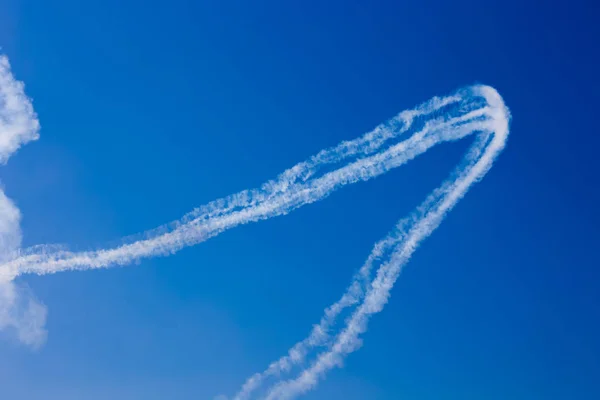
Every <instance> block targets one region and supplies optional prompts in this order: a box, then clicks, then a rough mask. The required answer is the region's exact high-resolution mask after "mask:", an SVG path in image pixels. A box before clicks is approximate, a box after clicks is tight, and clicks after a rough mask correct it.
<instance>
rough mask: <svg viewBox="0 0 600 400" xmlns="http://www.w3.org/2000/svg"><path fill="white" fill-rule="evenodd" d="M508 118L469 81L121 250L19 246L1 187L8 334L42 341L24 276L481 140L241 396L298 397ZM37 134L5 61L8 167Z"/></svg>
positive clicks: (462, 189) (319, 194)
mask: <svg viewBox="0 0 600 400" xmlns="http://www.w3.org/2000/svg"><path fill="white" fill-rule="evenodd" d="M508 122H509V113H508V109H507V108H506V107H505V105H504V103H503V101H502V98H501V97H500V95H499V94H498V93H497V92H496V90H495V89H493V88H491V87H489V86H481V85H477V86H471V87H467V88H464V89H461V90H459V91H457V92H456V93H455V94H453V95H451V96H447V97H442V98H438V97H435V98H433V99H432V100H430V101H428V102H426V103H424V104H422V105H420V106H418V107H417V108H415V109H413V110H408V111H403V112H401V113H400V114H398V115H397V116H396V117H394V118H392V119H391V120H390V121H388V122H386V123H385V124H382V125H380V126H378V127H376V128H375V129H374V130H373V131H371V132H369V133H367V134H365V135H364V136H362V137H360V138H358V139H355V140H352V141H348V142H343V143H341V144H339V145H338V146H336V147H333V148H330V149H327V150H323V151H321V152H319V153H318V154H317V155H315V156H313V157H311V158H309V159H308V160H306V161H304V162H301V163H299V164H297V165H295V166H293V167H292V168H290V169H288V170H286V171H284V172H283V173H282V174H281V175H279V177H277V178H276V179H274V180H271V181H268V182H266V183H265V184H263V185H262V186H261V187H260V188H258V189H253V190H244V191H242V192H239V193H236V194H234V195H231V196H229V197H225V198H222V199H219V200H216V201H213V202H211V203H209V204H207V205H204V206H202V207H199V208H198V209H196V210H194V211H192V212H191V213H189V214H187V215H186V216H184V217H183V218H182V219H180V220H178V221H175V222H172V223H171V224H168V225H165V226H162V227H159V228H157V229H155V230H152V231H148V232H145V233H142V234H141V235H142V237H143V238H142V239H137V240H128V241H126V240H124V241H123V243H122V244H121V245H119V246H117V247H114V248H108V249H102V250H96V251H85V252H71V251H68V250H62V249H58V248H57V247H56V246H46V245H41V246H35V247H32V248H29V249H21V250H19V247H20V246H19V244H20V233H19V230H18V228H19V227H18V221H19V218H18V215H19V214H18V210H17V209H16V208H15V207H14V206H13V205H12V203H11V202H10V200H8V199H7V198H6V197H5V196H4V194H3V193H1V192H0V244H2V243H9V245H7V246H4V247H3V248H1V249H0V250H1V252H0V329H2V328H3V327H7V326H8V327H13V328H16V329H17V331H18V332H19V337H20V338H21V340H23V341H25V342H28V343H30V344H35V343H36V340H35V339H36V337H38V336H41V335H42V334H43V333H44V331H43V323H44V321H45V309H40V308H39V307H41V306H39V305H38V304H37V303H35V302H31V300H30V302H29V303H27V304H26V306H25V307H26V309H25V310H24V311H23V310H20V311H19V312H15V311H14V310H13V308H14V307H16V304H17V303H18V301H17V300H18V292H17V291H16V287H15V286H14V283H13V281H14V279H15V278H16V277H18V276H20V275H24V274H39V275H43V274H51V273H56V272H60V271H65V270H87V269H95V268H105V267H111V266H117V265H127V264H130V263H132V262H135V261H138V260H141V259H144V258H148V257H154V256H159V255H168V254H172V253H175V252H177V251H179V250H180V249H182V248H184V247H187V246H192V245H195V244H198V243H200V242H203V241H205V240H207V239H209V238H211V237H214V236H216V235H218V234H220V233H221V232H224V231H225V230H228V229H231V228H233V227H236V226H238V225H241V224H246V223H249V222H255V221H259V220H264V219H268V218H272V217H275V216H280V215H285V214H287V213H289V212H291V211H293V210H295V209H296V208H299V207H301V206H303V205H306V204H310V203H313V202H316V201H319V200H322V199H323V198H325V197H327V196H328V195H330V194H331V193H333V192H334V191H335V190H337V189H339V188H341V187H343V186H345V185H347V184H351V183H355V182H359V181H366V180H369V179H372V178H375V177H377V176H379V175H382V174H384V173H386V172H388V171H390V170H391V169H393V168H396V167H399V166H401V165H403V164H405V163H407V162H408V161H410V160H412V159H413V158H415V157H417V156H419V155H420V154H423V153H425V152H426V151H427V150H429V149H430V148H431V147H433V146H435V145H437V144H440V143H443V142H448V141H455V140H459V139H462V138H465V137H467V136H470V135H475V141H474V143H473V145H472V146H471V148H470V150H469V151H468V152H467V154H466V156H465V158H464V159H463V161H462V163H461V164H460V165H459V167H458V168H457V169H456V170H455V171H454V172H453V173H452V175H451V177H450V178H449V179H448V180H447V181H445V182H444V183H443V184H442V185H441V186H440V187H439V188H437V189H435V190H434V191H433V192H432V193H431V194H430V195H429V196H428V197H427V198H426V200H425V201H424V202H423V203H422V204H421V205H420V206H419V207H418V208H417V209H416V211H414V212H413V213H412V214H411V215H410V216H408V217H407V218H405V219H403V220H401V221H400V222H399V223H398V224H397V225H396V228H395V229H394V230H393V231H392V232H391V233H390V234H388V235H387V236H386V237H385V238H383V239H382V240H381V241H380V242H378V243H377V244H376V245H375V247H374V248H373V250H372V252H371V254H370V255H369V257H368V258H367V261H366V262H365V264H364V265H363V266H362V267H361V269H360V270H359V272H358V273H357V274H356V276H355V277H354V278H353V280H352V283H351V285H350V286H349V288H348V289H347V291H346V292H345V293H344V294H343V296H342V297H341V298H340V300H339V301H337V302H336V303H334V304H333V305H331V306H330V307H329V308H327V309H326V310H325V314H324V316H323V317H322V318H321V320H320V322H319V323H318V324H317V325H315V326H314V328H313V330H312V332H311V333H310V334H309V336H308V337H307V338H306V339H304V340H303V341H301V342H299V343H297V344H296V345H295V346H293V347H292V348H291V349H290V350H289V352H288V354H287V355H286V356H284V357H282V358H281V359H279V360H277V361H275V362H274V363H272V364H271V365H270V366H269V367H268V368H267V369H266V370H265V371H264V372H262V373H258V374H255V375H254V376H252V377H251V378H250V379H248V381H247V382H246V383H245V384H244V385H243V386H242V388H241V390H240V392H239V393H238V394H237V395H236V396H235V400H245V399H249V398H250V396H255V395H256V393H255V392H257V391H261V392H262V395H261V398H265V399H269V400H274V399H289V398H293V397H296V396H297V395H299V394H302V393H304V392H306V391H307V390H309V389H310V388H312V387H314V386H315V385H316V383H317V382H318V380H319V379H320V378H322V377H323V376H324V374H325V373H326V372H327V371H328V370H330V369H331V368H333V367H334V366H336V365H340V363H341V361H342V359H343V358H344V356H346V355H347V354H349V353H350V352H352V351H354V350H355V349H356V348H357V347H358V346H359V344H360V340H359V335H360V334H361V333H363V332H364V331H365V330H366V326H367V322H368V320H369V318H370V316H371V315H372V314H374V313H376V312H379V311H380V310H381V309H382V308H383V306H384V304H385V303H386V302H387V299H388V297H389V293H390V290H391V288H392V286H393V284H394V282H395V281H396V279H397V277H398V275H399V273H400V271H401V268H402V266H403V265H404V264H406V262H407V261H408V260H409V258H410V256H411V255H412V253H413V252H414V250H415V249H416V248H417V246H418V245H419V243H420V242H421V241H422V240H423V239H425V238H426V237H427V236H429V234H431V232H432V231H433V230H435V228H436V227H437V226H438V225H439V224H440V223H441V221H442V219H443V217H444V216H445V215H446V213H447V212H448V211H449V210H450V209H451V208H452V207H453V206H454V205H455V204H456V203H457V202H458V201H459V200H460V199H461V198H462V196H464V194H465V193H466V192H467V190H468V189H469V187H470V186H471V185H472V184H473V183H474V182H476V181H478V180H479V179H481V178H482V177H483V176H484V175H485V173H486V172H487V171H488V170H489V168H490V167H491V165H492V163H493V161H494V159H495V158H496V156H497V155H498V154H499V152H500V151H501V150H502V148H503V147H504V145H505V142H506V139H507V137H508ZM38 129H39V124H38V122H37V118H36V116H35V114H34V113H33V109H32V107H31V103H30V102H29V99H27V98H26V97H25V95H24V92H23V87H22V84H20V83H19V82H17V81H15V80H14V78H13V77H12V74H11V73H10V67H9V65H8V60H6V58H5V57H0V161H1V160H6V159H7V158H8V156H9V155H10V154H11V153H13V152H14V151H16V150H17V149H18V147H19V146H20V145H21V144H24V143H26V142H27V141H29V140H34V139H36V138H37V131H38ZM4 205H6V206H4ZM11 207H12V208H11ZM15 215H16V216H15ZM375 268H377V272H376V275H375V276H374V277H373V276H372V273H373V270H375ZM3 299H4V300H3ZM345 309H351V310H353V311H352V313H351V315H350V317H349V319H348V320H347V321H346V322H345V326H344V327H343V329H342V330H341V331H338V333H337V335H334V337H333V338H332V337H331V336H330V333H331V332H334V333H335V329H334V328H335V323H336V318H337V317H338V316H339V315H340V313H341V312H342V311H344V310H345ZM26 327H27V329H26ZM31 327H34V328H35V329H32V328H31ZM322 346H326V350H325V351H323V352H322V353H320V354H318V355H316V357H315V358H314V359H313V361H312V362H311V363H310V365H309V366H308V367H307V368H305V369H304V370H301V371H300V373H299V375H298V376H297V377H296V378H294V379H288V380H282V377H281V376H282V374H284V373H289V372H290V371H291V369H292V368H293V367H294V366H295V365H299V364H300V363H302V362H304V361H305V359H306V358H307V357H308V356H310V355H311V351H313V350H314V349H315V348H317V347H322ZM278 380H279V381H278ZM273 381H274V382H273Z"/></svg>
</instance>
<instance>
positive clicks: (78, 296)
mask: <svg viewBox="0 0 600 400" xmlns="http://www.w3.org/2000/svg"><path fill="white" fill-rule="evenodd" d="M598 14H599V13H598V5H595V4H594V2H592V1H588V2H584V1H578V0H574V1H569V2H558V1H553V0H550V1H521V0H508V1H502V2H496V1H491V2H488V1H480V2H475V1H439V0H438V1H419V2H417V1H414V2H392V1H389V2H383V1H374V2H358V1H348V0H346V1H342V0H334V1H327V2H323V1H301V2H300V1H298V2H296V1H294V2H289V1H283V2H282V1H271V0H270V1H233V2H223V1H184V0H171V1H168V2H159V1H154V0H145V1H141V0H102V1H100V0H89V1H85V2H81V1H75V0H63V1H60V2H48V1H42V0H21V1H18V0H0V45H1V46H2V48H3V51H4V52H5V53H6V54H7V55H8V56H9V57H10V59H11V61H12V64H13V69H14V73H15V74H16V76H17V77H18V78H19V79H21V80H23V81H25V82H26V84H27V93H28V94H29V95H30V96H31V97H32V98H33V99H34V106H35V109H36V111H37V112H38V114H39V116H40V119H41V123H42V133H41V134H42V137H41V139H40V141H39V142H37V143H33V144H30V145H27V146H26V147H25V148H23V149H22V150H21V151H20V152H19V153H18V154H17V155H16V156H15V157H14V158H13V159H11V160H10V162H9V163H8V164H7V165H6V166H4V167H2V169H1V170H0V178H1V180H2V182H3V184H4V186H5V188H6V192H7V194H8V195H9V196H10V197H11V198H13V199H14V200H15V201H16V202H17V204H18V205H19V207H20V208H21V210H22V212H23V215H24V218H23V224H22V225H23V231H24V236H25V237H24V241H25V245H33V244H39V243H66V244H69V245H70V246H71V247H72V248H74V249H88V248H94V247H98V246H103V245H105V244H107V243H110V242H111V241H115V240H118V238H119V237H121V236H123V235H129V234H133V233H136V232H139V231H141V230H144V229H149V228H153V227H155V226H157V225H160V224H162V223H165V222H168V221H171V220H174V219H177V218H179V217H180V216H181V215H183V214H184V213H185V212H187V211H189V210H191V209H192V208H193V207H195V206H197V205H200V204H203V203H205V202H207V201H210V200H213V199H216V198H218V197H221V196H225V195H228V194H230V193H233V192H236V191H239V190H241V189H244V188H251V187H256V186H258V185H259V184H261V183H262V182H263V181H265V180H267V179H269V178H272V177H274V176H275V175H276V174H278V173H279V172H281V171H282V170H284V169H285V168H287V167H289V166H291V165H293V164H295V163H296V162H298V161H301V160H303V159H305V158H307V157H308V156H310V155H312V154H314V153H316V152H317V151H319V150H320V149H322V148H324V147H327V146H331V145H335V144H337V143H338V142H340V141H341V140H345V139H352V138H355V137H357V136H359V135H361V134H362V133H364V132H366V131H368V130H370V129H371V128H373V127H374V126H375V125H377V124H378V123H380V122H382V121H384V120H385V119H387V118H390V117H392V116H394V115H395V114H396V113H397V112H399V111H401V110H402V109H406V108H410V107H412V106H414V105H416V104H418V103H420V102H422V101H424V100H427V99H429V98H430V97H432V96H433V95H444V94H447V93H449V92H451V91H453V90H455V89H457V88H459V87H461V86H464V85H468V84H472V83H475V82H480V83H485V84H489V85H492V86H494V87H496V88H497V89H498V91H499V92H500V93H501V94H502V95H503V97H504V99H505V101H506V103H507V105H508V106H509V107H510V109H511V111H512V114H513V121H512V127H511V128H512V129H511V136H510V138H509V143H508V147H507V149H506V150H505V152H504V153H503V154H502V155H501V156H500V158H499V159H498V161H497V163H496V165H495V166H494V168H493V169H492V170H491V171H490V173H489V174H488V175H487V176H486V177H485V179H484V180H483V182H482V183H481V184H478V185H476V186H475V187H473V188H472V190H471V191H470V192H469V193H468V195H467V196H466V197H465V199H464V200H463V201H461V202H460V203H459V205H458V206H457V207H456V209H455V210H454V211H453V212H452V213H451V214H450V215H449V216H448V218H447V219H446V221H445V222H444V223H443V224H442V226H441V227H440V228H439V229H438V230H437V231H436V232H435V233H434V234H433V235H432V236H431V237H430V238H429V239H428V240H427V241H426V242H425V243H424V244H423V246H422V247H421V248H420V250H419V251H418V252H417V253H416V254H415V256H414V258H413V259H412V261H411V262H410V264H409V265H408V267H407V269H406V271H405V272H404V273H403V275H402V277H401V279H400V280H399V282H398V284H397V285H396V287H395V288H394V290H393V292H392V298H391V302H390V303H389V304H388V306H387V307H386V309H385V310H384V312H383V313H381V314H379V315H377V316H376V317H375V318H374V319H373V321H372V324H371V325H370V329H369V331H368V333H367V334H366V335H365V336H364V339H365V344H364V347H363V348H362V349H361V350H360V351H359V352H357V353H355V354H353V355H351V356H350V357H349V358H348V360H347V363H346V366H345V368H344V369H342V370H336V371H334V372H333V373H331V374H330V376H329V378H328V380H327V381H326V382H324V383H323V384H322V385H321V386H320V387H319V388H318V390H317V391H315V392H313V393H311V394H309V395H308V396H306V398H307V399H312V400H321V399H344V400H359V399H361V400H362V399H369V400H396V399H410V400H434V399H436V400H437V399H461V400H468V399H472V400H479V399H486V400H495V399H498V400H500V399H511V400H521V399H522V400H532V399H549V400H553V399H557V400H558V399H561V400H562V399H597V398H600V383H599V378H598V377H599V376H600V341H599V340H598V338H599V337H600V311H599V307H598V306H599V304H600V294H599V293H600V292H599V290H598V289H599V286H600V285H599V278H600V271H599V270H598V265H599V262H598V248H599V239H600V235H599V230H598V226H599V223H600V214H599V213H598V209H597V204H599V203H600V185H598V172H599V170H598V163H597V148H598V145H600V138H599V136H598V133H599V132H598V123H597V115H598V110H599V109H600V108H599V107H600V104H599V103H600V101H599V100H598V99H599V97H598V92H599V90H600V87H599V86H600V78H599V77H598V72H597V71H598V70H599V62H598V61H599V57H600V55H599V53H598V51H597V47H598V44H597V42H598V38H600V26H599V25H598ZM467 145H468V143H467V142H461V143H456V144H451V145H444V146H441V147H438V148H435V149H433V150H432V151H431V152H429V153H427V154H426V155H424V156H423V157H421V158H419V159H418V160H415V161H414V162H413V163H411V164H409V165H407V166H406V167H404V168H401V169H400V170H397V171H393V172H391V173H389V174H387V175H385V176H384V177H381V178H378V179H376V180H374V181H371V182H367V183H361V184H357V185H353V186H352V187H348V188H345V189H343V190H341V191H339V192H337V193H335V194H334V195H333V196H331V197H330V198H328V199H327V200H325V201H323V202H320V203H318V204H313V205H311V206H308V207H305V208H302V209H300V210H298V211H296V212H294V213H292V214H291V215H289V216H286V217H282V218H277V219H273V220H270V221H265V222H261V223H258V224H253V225H250V226H244V227H241V228H238V229H235V230H233V231H230V232H227V233H225V234H223V235H221V236H219V237H217V238H215V239H211V240H210V241H208V242H206V243H203V244H201V245H199V246H197V247H194V248H190V249H186V250H184V251H182V252H180V253H178V254H177V255H175V256H172V257H169V258H164V259H154V260H149V261H144V262H142V263H141V264H140V265H139V266H135V267H128V268H122V269H112V270H105V271H94V272H86V273H76V272H73V273H62V274H59V275H55V276H47V277H26V278H24V280H25V281H26V282H27V283H28V284H29V285H30V286H31V287H32V289H33V291H34V292H35V293H36V295H37V296H38V297H39V298H40V299H41V300H42V301H43V302H44V303H45V304H46V305H47V306H48V307H49V316H48V317H49V319H48V329H49V337H48V342H47V344H46V346H45V347H43V348H42V349H41V350H39V351H37V352H31V351H29V350H28V349H26V348H23V347H20V346H18V345H14V344H11V343H10V342H7V341H3V342H0V387H1V388H2V389H1V390H2V398H6V399H32V400H36V399H61V400H65V399H67V400H68V399H92V400H95V399H106V398H111V399H128V400H129V399H144V400H146V399H148V400H153V399H167V398H168V399H173V400H180V399H181V400H183V399H212V398H213V397H214V396H215V395H217V394H220V393H225V394H232V393H234V392H236V390H237V389H238V388H239V386H240V385H241V384H242V383H243V381H244V380H245V378H246V377H248V376H249V375H250V374H252V373H254V372H256V371H259V370H262V369H263V368H264V367H266V366H267V365H268V363H269V362H270V361H272V360H274V359H276V358H277V357H279V356H280V355H282V354H283V353H284V352H285V351H286V350H287V348H288V347H289V346H290V345H292V344H293V343H295V342H296V341H297V340H299V339H301V338H302V337H304V335H306V334H307V333H308V331H309V329H310V326H311V324H313V323H315V322H317V321H318V319H319V318H320V316H321V313H322V309H323V308H324V307H325V306H327V305H328V304H330V303H331V302H332V301H334V300H335V299H337V297H338V296H339V295H340V294H341V292H342V290H343V288H344V287H345V286H346V285H347V284H348V283H349V279H350V277H351V275H352V273H353V271H355V270H356V269H357V268H358V267H359V266H360V265H361V264H362V262H363V260H364V259H365V257H366V256H367V254H368V252H369V251H370V248H371V246H372V245H373V243H374V242H375V241H376V240H377V239H379V238H381V237H382V236H383V235H384V234H385V233H386V232H387V231H388V230H389V229H390V228H391V227H392V226H393V224H394V223H395V221H396V220H397V219H399V218H400V217H402V216H404V215H406V214H407V213H408V212H409V211H410V210H411V209H412V208H413V207H415V206H416V205H417V204H418V203H419V202H420V200H421V199H423V198H424V197H425V195H426V194H427V193H428V192H429V191H430V190H431V189H432V188H434V187H435V186H437V185H438V184H439V182H441V181H442V180H443V179H444V178H445V176H446V175H447V174H448V172H449V171H450V169H451V168H452V167H453V165H454V164H455V163H456V162H457V161H458V160H459V159H460V156H461V153H462V151H464V149H465V148H466V146H467Z"/></svg>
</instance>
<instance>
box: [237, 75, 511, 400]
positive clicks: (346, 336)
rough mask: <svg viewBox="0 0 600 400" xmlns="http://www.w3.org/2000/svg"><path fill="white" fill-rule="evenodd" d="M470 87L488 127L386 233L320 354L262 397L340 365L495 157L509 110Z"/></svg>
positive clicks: (313, 380)
mask: <svg viewBox="0 0 600 400" xmlns="http://www.w3.org/2000/svg"><path fill="white" fill-rule="evenodd" d="M473 90H474V92H475V93H477V92H479V94H480V95H482V96H483V97H484V98H485V99H486V101H487V103H488V104H489V106H490V109H489V117H490V119H489V121H488V122H489V129H487V130H481V131H480V132H479V133H480V137H479V138H478V139H477V140H476V142H475V143H474V144H473V145H472V147H471V149H470V150H469V152H468V153H467V155H466V156H465V159H464V161H463V164H462V165H461V166H460V167H459V168H457V170H456V171H455V172H454V173H453V174H452V176H451V178H450V179H448V180H447V181H446V182H444V183H443V184H442V185H441V186H440V187H439V188H438V189H436V190H435V191H434V192H433V193H432V194H431V195H429V196H428V198H427V199H426V200H425V201H424V202H423V203H422V204H421V206H419V208H418V209H417V210H416V211H415V213H414V214H413V218H412V219H411V220H412V221H411V223H409V224H408V225H409V227H408V229H407V230H404V231H403V233H402V234H400V235H397V236H396V239H395V240H394V239H391V238H390V237H388V238H390V239H389V241H388V242H386V245H389V244H390V242H395V248H394V250H393V251H392V253H391V255H390V256H389V258H388V259H387V260H386V261H385V262H384V263H383V264H382V265H381V267H380V268H379V270H378V271H377V275H376V277H375V279H373V281H372V282H371V283H370V284H369V287H368V289H367V291H366V293H365V295H364V297H363V299H362V302H361V303H360V304H359V305H358V307H357V308H356V310H355V311H354V313H353V314H352V315H351V317H350V318H349V320H348V321H347V322H346V326H345V327H344V329H343V330H342V331H341V332H340V333H339V334H338V335H337V337H336V339H335V341H334V343H333V344H332V345H331V346H330V348H329V349H328V350H327V351H325V352H323V353H321V354H319V355H318V356H317V358H316V360H315V361H314V362H313V363H312V364H311V365H310V366H309V367H308V368H306V369H304V370H303V371H301V373H300V374H299V375H298V376H297V377H296V378H295V379H290V380H287V381H281V382H279V383H277V384H275V385H274V386H273V387H271V388H270V389H269V390H268V392H267V395H266V396H265V397H264V398H265V400H275V399H280V400H284V399H291V398H294V397H296V396H298V395H300V394H302V393H305V392H306V391H308V390H310V389H311V388H313V387H314V386H315V385H316V384H317V383H318V380H319V378H322V377H323V376H324V375H325V373H326V372H327V371H328V370H330V369H332V368H334V367H335V366H339V365H341V362H342V361H343V358H344V356H346V355H347V354H349V353H351V352H353V351H355V350H356V349H357V348H358V347H359V346H360V344H361V341H360V339H359V336H360V334H361V333H364V332H365V330H366V329H367V323H368V321H369V318H370V316H371V315H373V314H375V313H378V312H380V311H381V310H382V309H383V306H384V305H385V304H386V303H387V301H388V298H389V295H390V290H391V288H392V287H393V285H394V283H395V281H396V280H397V278H398V276H399V274H400V272H401V269H402V267H403V266H404V265H405V264H406V262H407V261H408V260H409V259H410V257H411V255H412V253H413V252H414V251H415V250H416V248H417V247H418V245H419V244H420V242H421V241H422V240H423V239H425V238H426V237H427V236H429V235H430V234H431V232H433V231H434V230H435V229H436V228H437V227H438V226H439V224H440V223H441V221H442V219H443V218H444V216H445V215H446V214H447V212H448V211H450V209H451V208H452V207H453V206H454V205H455V204H456V203H457V202H458V201H459V200H460V199H461V198H462V197H463V196H464V195H465V193H466V192H467V190H468V189H469V187H470V186H471V185H472V184H473V183H474V182H476V181H478V180H480V179H481V178H482V177H483V176H484V175H485V174H486V173H487V171H488V170H489V169H490V168H491V166H492V163H493V161H494V159H495V158H496V157H497V155H498V154H499V153H500V151H501V150H502V149H503V148H504V146H505V143H506V139H507V137H508V121H509V113H508V109H507V108H506V107H505V106H504V103H503V101H502V98H501V97H500V96H499V95H498V93H497V92H496V91H495V90H493V89H492V88H489V87H482V86H480V87H476V88H473ZM490 137H491V139H490ZM388 238H386V239H388ZM377 254H379V250H378V249H377V247H376V248H375V249H374V251H373V253H372V254H371V256H370V257H369V259H371V258H372V257H373V256H376V255H377ZM352 292H354V289H353V286H351V287H350V289H349V290H348V292H347V293H346V294H345V296H346V295H348V293H352ZM342 299H343V298H342ZM342 301H343V300H342ZM342 301H340V303H341V302H342ZM336 304H339V303H336ZM334 306H335V305H334ZM326 315H327V312H326ZM325 318H326V317H325ZM256 380H259V381H260V380H261V376H259V377H258V379H256V378H254V377H253V378H251V379H250V380H249V381H248V382H251V384H248V383H247V384H246V385H245V386H244V387H243V388H242V390H241V391H240V393H238V395H237V396H236V397H235V399H236V400H237V399H244V398H247V397H248V396H249V394H250V393H251V391H252V390H254V389H256V388H257V387H258V385H257V384H255V381H256Z"/></svg>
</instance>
